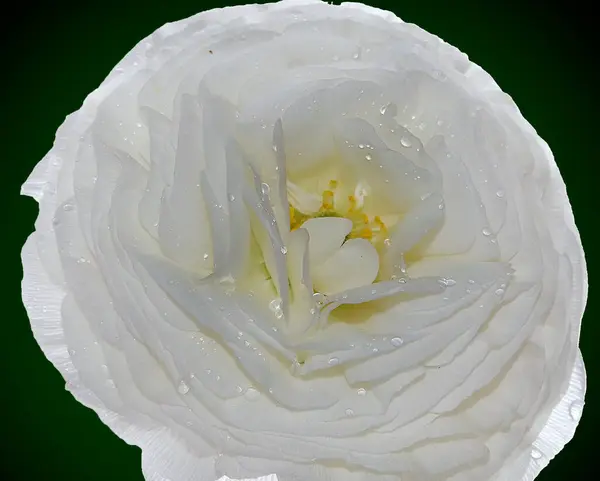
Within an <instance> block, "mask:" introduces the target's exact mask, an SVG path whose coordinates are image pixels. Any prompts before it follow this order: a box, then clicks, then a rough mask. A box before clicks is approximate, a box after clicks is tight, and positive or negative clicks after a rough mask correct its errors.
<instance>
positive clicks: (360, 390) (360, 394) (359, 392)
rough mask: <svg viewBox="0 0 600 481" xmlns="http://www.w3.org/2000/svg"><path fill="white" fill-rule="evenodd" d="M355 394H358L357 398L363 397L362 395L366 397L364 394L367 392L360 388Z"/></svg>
mask: <svg viewBox="0 0 600 481" xmlns="http://www.w3.org/2000/svg"><path fill="white" fill-rule="evenodd" d="M356 394H358V395H359V396H364V395H366V394H367V391H366V389H365V388H362V387H361V388H360V389H358V390H357V391H356Z"/></svg>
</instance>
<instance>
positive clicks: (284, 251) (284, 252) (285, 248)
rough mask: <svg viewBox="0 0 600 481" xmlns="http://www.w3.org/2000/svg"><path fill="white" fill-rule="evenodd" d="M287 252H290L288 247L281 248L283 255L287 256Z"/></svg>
mask: <svg viewBox="0 0 600 481" xmlns="http://www.w3.org/2000/svg"><path fill="white" fill-rule="evenodd" d="M287 252H288V250H287V247H286V246H283V247H282V248H281V253H282V254H283V255H286V254H287Z"/></svg>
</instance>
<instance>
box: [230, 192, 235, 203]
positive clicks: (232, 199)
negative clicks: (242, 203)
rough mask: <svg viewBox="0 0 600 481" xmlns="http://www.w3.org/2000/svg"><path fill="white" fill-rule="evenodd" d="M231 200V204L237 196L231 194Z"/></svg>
mask: <svg viewBox="0 0 600 481" xmlns="http://www.w3.org/2000/svg"><path fill="white" fill-rule="evenodd" d="M229 200H230V202H233V201H234V200H235V195H233V194H229Z"/></svg>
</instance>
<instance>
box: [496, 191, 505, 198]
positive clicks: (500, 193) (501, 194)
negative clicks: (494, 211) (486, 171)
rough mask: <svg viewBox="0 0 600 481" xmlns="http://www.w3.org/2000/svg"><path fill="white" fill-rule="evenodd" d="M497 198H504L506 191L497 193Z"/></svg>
mask: <svg viewBox="0 0 600 481" xmlns="http://www.w3.org/2000/svg"><path fill="white" fill-rule="evenodd" d="M496 197H500V198H502V197H504V191H503V190H499V191H497V192H496Z"/></svg>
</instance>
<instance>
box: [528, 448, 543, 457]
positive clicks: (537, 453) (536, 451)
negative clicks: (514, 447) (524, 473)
mask: <svg viewBox="0 0 600 481" xmlns="http://www.w3.org/2000/svg"><path fill="white" fill-rule="evenodd" d="M542 456H543V455H542V452H541V451H540V450H539V449H537V448H533V449H532V450H531V457H532V458H533V459H540V458H541V457H542Z"/></svg>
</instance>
